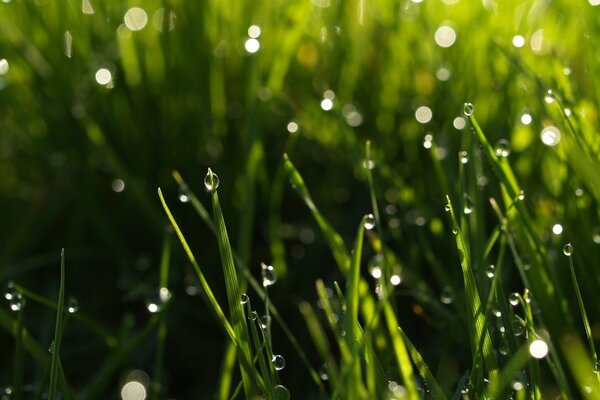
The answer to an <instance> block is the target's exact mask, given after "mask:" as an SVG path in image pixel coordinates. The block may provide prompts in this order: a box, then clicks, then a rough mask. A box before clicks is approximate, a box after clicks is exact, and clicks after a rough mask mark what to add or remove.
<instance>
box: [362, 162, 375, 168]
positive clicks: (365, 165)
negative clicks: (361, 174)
mask: <svg viewBox="0 0 600 400" xmlns="http://www.w3.org/2000/svg"><path fill="white" fill-rule="evenodd" d="M363 168H364V169H368V170H373V169H375V161H373V160H365V161H363Z"/></svg>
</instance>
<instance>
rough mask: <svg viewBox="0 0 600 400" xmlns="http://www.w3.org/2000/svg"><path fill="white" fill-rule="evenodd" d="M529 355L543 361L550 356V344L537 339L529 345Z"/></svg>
mask: <svg viewBox="0 0 600 400" xmlns="http://www.w3.org/2000/svg"><path fill="white" fill-rule="evenodd" d="M529 354H531V356H532V357H533V358H537V359H541V358H544V357H546V355H548V344H547V343H546V342H544V341H543V340H541V339H536V340H534V341H533V342H531V344H530V345H529Z"/></svg>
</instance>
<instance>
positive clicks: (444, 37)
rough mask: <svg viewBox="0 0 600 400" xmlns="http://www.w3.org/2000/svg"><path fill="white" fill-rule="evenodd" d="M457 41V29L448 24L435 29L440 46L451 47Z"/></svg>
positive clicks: (436, 39)
mask: <svg viewBox="0 0 600 400" xmlns="http://www.w3.org/2000/svg"><path fill="white" fill-rule="evenodd" d="M455 41H456V31H455V30H454V29H452V28H451V27H450V26H448V25H442V26H440V27H439V28H438V30H437V31H435V42H436V43H437V44H438V46H440V47H450V46H452V45H453V44H454V42H455Z"/></svg>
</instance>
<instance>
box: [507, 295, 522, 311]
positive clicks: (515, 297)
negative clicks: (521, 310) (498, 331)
mask: <svg viewBox="0 0 600 400" xmlns="http://www.w3.org/2000/svg"><path fill="white" fill-rule="evenodd" d="M520 298H521V295H520V294H519V293H517V292H513V293H511V294H510V295H509V296H508V302H509V303H510V305H511V306H513V307H516V306H518V305H519V299H520Z"/></svg>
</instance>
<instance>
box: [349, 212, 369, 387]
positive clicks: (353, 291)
mask: <svg viewBox="0 0 600 400" xmlns="http://www.w3.org/2000/svg"><path fill="white" fill-rule="evenodd" d="M372 218H373V216H372V215H371V214H369V215H365V216H364V217H363V218H362V220H361V221H360V224H359V226H358V229H357V232H356V238H355V239H354V249H353V251H352V259H351V261H350V270H349V271H348V274H347V276H346V293H347V296H346V307H347V311H346V313H345V314H344V317H345V327H346V341H347V343H348V349H350V352H352V353H353V352H354V348H355V346H356V345H357V342H358V341H359V339H360V338H359V334H360V324H359V321H358V302H359V293H358V283H359V280H360V260H361V258H362V247H363V238H364V230H365V228H367V227H368V228H369V229H371V228H373V225H372V224H371V219H372ZM367 224H369V225H367ZM350 363H351V368H350V370H351V373H350V376H349V377H348V378H349V381H348V382H349V383H350V387H349V388H348V389H349V393H351V394H352V396H351V397H353V396H358V398H360V397H362V395H363V394H365V393H363V391H364V388H363V387H362V385H361V382H362V379H361V378H362V372H361V360H360V357H352V358H351V359H350Z"/></svg>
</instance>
